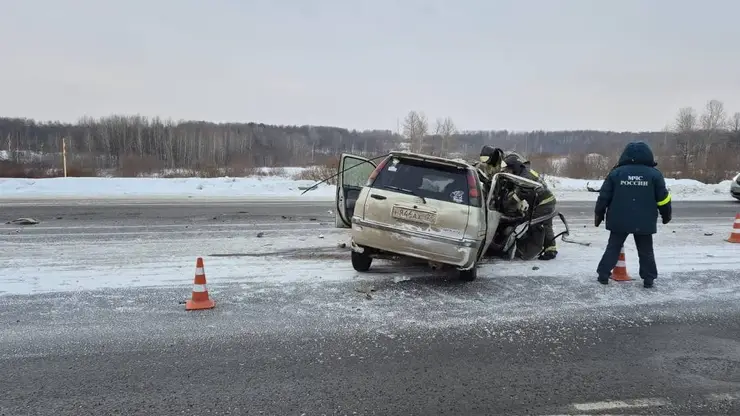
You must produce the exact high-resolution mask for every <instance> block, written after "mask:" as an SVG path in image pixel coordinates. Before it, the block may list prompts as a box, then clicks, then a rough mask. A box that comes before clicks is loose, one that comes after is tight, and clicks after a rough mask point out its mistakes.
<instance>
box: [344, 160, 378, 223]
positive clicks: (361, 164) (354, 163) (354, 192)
mask: <svg viewBox="0 0 740 416" xmlns="http://www.w3.org/2000/svg"><path fill="white" fill-rule="evenodd" d="M375 166H376V165H375V163H373V162H372V161H370V160H368V159H366V158H364V157H362V156H355V155H351V154H346V153H342V156H341V157H340V158H339V170H338V174H337V193H336V197H335V200H334V202H335V207H334V208H335V209H334V226H335V227H336V228H350V227H351V226H352V215H353V214H354V212H355V204H357V198H358V197H359V196H360V191H361V190H362V187H364V186H365V184H366V183H367V180H368V178H369V177H370V174H371V173H373V171H374V170H375ZM361 203H364V201H363V202H361Z"/></svg>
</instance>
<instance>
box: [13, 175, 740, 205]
mask: <svg viewBox="0 0 740 416" xmlns="http://www.w3.org/2000/svg"><path fill="white" fill-rule="evenodd" d="M299 169H300V168H292V169H288V170H287V172H288V173H287V175H286V176H255V177H246V178H209V179H203V178H51V179H0V200H2V199H37V198H44V199H48V198H77V199H107V198H198V197H206V198H219V199H231V198H233V199H259V198H275V197H280V198H302V199H314V200H316V199H318V200H333V199H334V192H335V188H334V186H330V185H326V184H321V185H319V186H317V187H316V188H315V189H312V190H311V191H309V192H306V193H305V194H303V195H301V193H302V192H303V190H304V189H306V188H308V187H311V186H313V185H314V184H315V183H316V182H314V181H309V180H294V179H292V176H293V175H294V174H295V173H296V172H297V171H298V170H299ZM547 181H548V183H549V184H550V186H551V188H552V189H553V190H554V191H555V193H556V196H557V197H558V199H560V200H562V201H592V200H595V199H596V196H597V194H596V193H593V192H587V190H586V187H587V185H588V186H591V187H593V188H598V187H599V186H601V181H600V180H593V181H588V180H582V179H569V178H560V177H554V176H550V177H547ZM666 183H667V185H668V187H669V188H670V190H671V192H672V194H673V198H674V200H731V199H732V197H731V196H730V194H729V192H730V191H729V190H730V184H731V181H729V180H727V181H723V182H721V183H719V184H703V183H701V182H698V181H694V180H687V179H681V180H675V179H667V180H666Z"/></svg>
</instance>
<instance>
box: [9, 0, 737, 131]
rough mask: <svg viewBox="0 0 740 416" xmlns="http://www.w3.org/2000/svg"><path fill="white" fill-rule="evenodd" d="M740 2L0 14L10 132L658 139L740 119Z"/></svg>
mask: <svg viewBox="0 0 740 416" xmlns="http://www.w3.org/2000/svg"><path fill="white" fill-rule="evenodd" d="M738 18H740V1H736V0H735V1H732V0H727V1H719V0H716V1H712V0H703V1H693V2H690V1H684V0H643V1H637V0H615V1H609V0H592V1H588V0H582V1H579V0H570V1H566V0H549V1H548V0H540V1H537V0H511V1H498V0H449V1H443V0H367V1H359V0H200V1H197V0H148V1H145V0H125V1H123V0H0V62H1V64H0V115H2V116H23V117H33V118H37V119H43V120H63V121H74V120H76V119H77V118H78V117H79V116H82V115H91V116H103V115H108V114H111V113H127V114H137V113H138V114H142V115H147V116H154V115H159V116H162V117H165V118H168V117H172V118H174V119H203V120H210V121H256V122H264V123H274V124H320V125H335V126H342V127H348V128H357V129H366V128H386V129H395V128H396V120H397V119H402V118H403V116H404V115H405V114H406V113H407V112H408V111H409V110H411V109H416V110H420V111H423V112H424V113H425V114H426V115H427V116H428V117H429V119H430V120H434V118H436V117H440V116H450V117H452V118H453V120H454V121H455V122H456V124H457V125H458V127H459V128H461V129H466V130H472V129H510V130H531V129H576V128H582V129H588V128H593V129H613V130H651V129H652V130H659V129H661V128H663V127H664V126H665V125H666V124H667V123H670V122H671V121H672V119H673V118H674V115H675V113H676V112H677V110H678V108H679V107H682V106H694V107H696V108H697V109H701V107H703V105H704V104H705V102H706V101H708V100H709V99H712V98H715V99H719V100H721V101H723V102H724V103H725V106H726V107H727V109H728V111H729V112H734V111H740V23H738V21H739V20H738Z"/></svg>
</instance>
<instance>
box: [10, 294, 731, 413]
mask: <svg viewBox="0 0 740 416" xmlns="http://www.w3.org/2000/svg"><path fill="white" fill-rule="evenodd" d="M229 293H230V291H223V292H222V293H220V294H219V295H218V299H219V303H218V304H217V307H216V309H214V310H211V311H200V312H190V313H186V312H185V311H184V310H183V309H182V305H178V304H177V300H178V299H179V298H180V297H181V296H182V293H181V292H178V291H171V290H170V291H167V290H148V291H136V292H134V291H116V292H112V293H100V292H97V293H72V294H54V295H39V296H31V297H30V298H26V297H5V298H0V324H1V325H2V328H3V334H4V335H3V340H2V342H0V366H1V367H2V369H3V377H2V378H0V389H2V391H3V399H2V400H0V414H2V415H14V416H16V415H18V416H20V415H55V416H58V415H100V414H121V415H139V414H141V415H145V414H149V415H181V414H197V415H204V414H219V415H226V414H231V415H237V414H239V415H242V414H244V415H396V414H397V415H431V414H437V415H490V414H506V415H519V414H527V415H552V414H605V413H608V414H663V415H720V414H727V415H730V414H738V412H740V311H739V310H738V305H737V303H736V302H733V303H729V304H716V303H715V304H713V305H711V308H707V307H703V306H702V305H699V304H693V305H685V304H675V305H662V306H661V308H660V312H661V313H656V310H655V308H654V307H652V306H650V307H642V308H630V310H618V309H615V310H611V311H609V313H604V311H598V310H592V311H585V312H584V313H574V314H571V316H569V317H567V319H563V318H557V319H556V318H552V319H551V318H548V317H542V318H540V319H527V318H526V317H522V318H521V319H517V320H514V321H509V322H504V321H497V320H496V319H495V317H488V319H487V318H486V317H481V316H479V317H476V318H477V319H474V320H471V321H469V322H467V323H464V324H458V325H452V326H441V327H437V326H436V325H435V322H432V320H431V319H426V320H425V318H424V317H423V316H415V318H414V321H415V322H414V323H409V322H406V323H404V318H403V317H402V316H399V317H397V318H395V319H391V318H389V319H388V320H387V321H384V322H382V323H379V322H377V321H368V320H366V319H365V316H364V315H363V314H362V312H361V310H362V309H364V308H366V307H367V306H362V305H363V304H362V302H368V301H364V300H357V303H358V307H357V311H358V312H356V313H357V316H355V317H351V316H347V315H344V314H342V316H337V317H332V316H327V315H324V314H323V313H321V312H319V311H314V312H313V313H311V310H310V308H306V309H303V308H302V307H301V306H300V301H299V300H297V299H292V300H288V299H286V300H284V301H278V302H277V303H276V302H274V301H270V300H262V301H259V300H257V301H253V302H245V301H244V300H242V299H240V298H238V297H233V296H229ZM365 305H367V304H365ZM297 309H301V312H300V313H297ZM614 401H618V402H616V403H615V402H614Z"/></svg>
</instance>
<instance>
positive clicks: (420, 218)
mask: <svg viewBox="0 0 740 416" xmlns="http://www.w3.org/2000/svg"><path fill="white" fill-rule="evenodd" d="M391 215H392V216H393V218H398V219H401V220H406V221H413V222H420V223H422V224H434V222H435V221H436V220H437V214H435V213H433V212H427V211H419V210H416V209H410V208H403V207H393V211H392V213H391Z"/></svg>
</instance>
